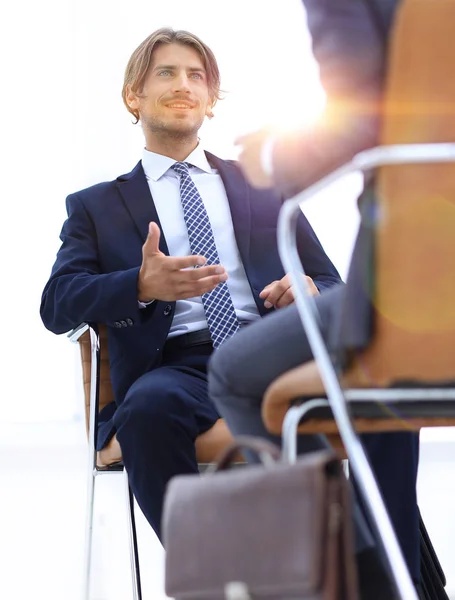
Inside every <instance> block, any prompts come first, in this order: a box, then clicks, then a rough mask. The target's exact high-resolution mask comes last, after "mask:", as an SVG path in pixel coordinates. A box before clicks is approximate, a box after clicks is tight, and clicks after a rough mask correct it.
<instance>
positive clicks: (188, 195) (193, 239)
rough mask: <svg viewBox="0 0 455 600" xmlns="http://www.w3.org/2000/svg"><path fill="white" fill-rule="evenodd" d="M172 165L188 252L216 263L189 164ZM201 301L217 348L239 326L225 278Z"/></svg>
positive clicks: (204, 215)
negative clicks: (178, 187)
mask: <svg viewBox="0 0 455 600" xmlns="http://www.w3.org/2000/svg"><path fill="white" fill-rule="evenodd" d="M172 168H173V169H174V170H175V171H176V172H177V173H178V175H179V176H180V199H181V202H182V206H183V216H184V218H185V223H186V228H187V230H188V237H189V239H190V248H191V253H192V254H200V255H201V256H204V257H205V258H206V260H207V262H206V264H207V265H219V264H220V258H219V256H218V251H217V249H216V245H215V238H214V236H213V231H212V227H211V225H210V221H209V217H208V215H207V211H206V210H205V206H204V203H203V201H202V198H201V195H200V194H199V192H198V189H197V187H196V186H195V185H194V181H193V180H192V179H191V176H190V172H189V164H188V163H184V162H177V163H175V164H174V165H172ZM202 305H203V306H204V310H205V316H206V319H207V326H208V328H209V331H210V335H211V337H212V342H213V347H214V348H217V347H218V346H220V345H221V344H222V343H223V342H224V341H225V340H227V339H228V338H229V337H230V336H231V335H232V334H233V333H235V332H236V331H237V330H238V329H239V327H240V325H239V321H238V319H237V315H236V314H235V310H234V304H233V302H232V298H231V294H230V293H229V288H228V286H227V284H226V282H225V281H222V282H221V283H219V284H218V285H217V286H216V288H215V289H213V290H212V291H211V292H207V293H206V294H203V295H202Z"/></svg>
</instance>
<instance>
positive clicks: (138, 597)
mask: <svg viewBox="0 0 455 600" xmlns="http://www.w3.org/2000/svg"><path fill="white" fill-rule="evenodd" d="M124 473H125V487H126V501H127V504H128V529H129V542H130V560H131V580H132V584H133V599H134V600H142V588H141V573H140V569H139V552H138V545H137V532H136V518H135V516H134V496H133V492H132V491H131V487H130V484H129V481H128V474H127V472H126V469H125V471H124Z"/></svg>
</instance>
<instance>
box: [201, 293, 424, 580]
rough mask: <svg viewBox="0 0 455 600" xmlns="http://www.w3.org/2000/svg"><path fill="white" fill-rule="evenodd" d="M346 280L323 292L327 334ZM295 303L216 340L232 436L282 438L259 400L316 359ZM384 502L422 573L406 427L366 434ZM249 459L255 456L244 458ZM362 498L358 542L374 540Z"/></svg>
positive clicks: (413, 460) (413, 447)
mask: <svg viewBox="0 0 455 600" xmlns="http://www.w3.org/2000/svg"><path fill="white" fill-rule="evenodd" d="M346 289H347V288H346V286H344V285H340V286H335V287H333V288H330V289H329V290H326V291H324V292H323V293H322V294H321V295H320V296H318V297H317V298H316V305H317V307H318V312H319V315H320V326H321V331H322V334H323V336H324V338H325V339H326V341H327V340H329V337H331V336H332V335H333V334H334V332H336V330H337V327H338V326H339V322H340V306H341V303H342V296H343V294H344V293H345V291H346ZM312 358H313V357H312V353H311V350H310V347H309V344H308V341H307V339H306V335H305V333H304V330H303V326H302V324H301V321H300V318H299V315H298V312H297V309H296V307H295V306H293V305H291V306H290V307H287V308H284V309H280V310H277V311H276V312H274V313H271V314H269V315H267V316H266V317H264V318H263V319H261V320H259V321H257V322H255V323H253V324H251V325H248V327H246V328H244V329H241V330H240V331H239V332H238V333H237V334H236V335H235V336H233V338H231V339H230V340H228V341H227V342H226V343H224V344H223V345H222V346H221V347H219V348H218V349H217V350H216V351H215V352H214V353H213V355H212V357H211V359H210V363H209V373H208V374H209V395H210V397H211V398H212V400H213V401H214V403H215V405H216V407H217V409H218V411H219V412H220V414H221V415H222V416H223V417H224V418H225V419H226V421H227V423H228V426H229V428H230V429H231V431H232V432H233V434H234V435H255V436H260V437H264V438H267V439H269V440H271V441H273V442H275V443H277V444H280V443H281V439H280V438H279V437H277V436H272V435H271V434H269V433H268V432H267V430H266V429H265V427H264V425H263V423H262V419H261V403H262V398H263V395H264V392H265V390H266V389H267V387H268V386H269V384H270V383H271V382H272V381H273V380H274V379H275V378H276V377H278V376H279V375H281V374H282V373H284V372H285V371H287V370H289V369H292V368H293V367H296V366H298V365H300V364H302V363H304V362H307V361H309V360H312ZM361 437H362V442H363V444H364V446H365V449H366V451H367V454H368V456H369V459H370V463H371V466H372V468H373V471H374V472H375V475H376V477H377V480H378V485H379V487H380V489H381V491H382V493H383V497H384V501H385V504H386V506H387V508H388V510H389V513H390V515H391V518H392V522H393V524H394V527H395V531H396V532H397V536H398V539H399V541H400V543H401V545H402V548H403V551H404V554H405V557H406V558H407V562H408V565H409V567H410V571H411V574H412V576H413V578H414V579H415V580H418V578H419V561H418V556H419V550H418V548H419V544H418V519H417V516H416V515H417V501H416V489H415V488H416V486H415V483H416V477H417V465H418V437H417V436H415V435H414V434H408V433H400V432H397V433H385V434H368V435H364V436H361ZM326 443H327V442H326V440H325V438H324V437H323V436H310V435H306V436H303V435H301V436H299V441H298V451H299V453H303V452H309V451H312V450H316V449H321V448H323V447H324V446H325V445H326ZM247 458H248V460H250V457H249V456H248V457H247ZM360 506H362V501H361V499H360V498H358V496H357V501H356V502H355V503H354V520H355V532H356V548H357V551H358V552H360V551H362V550H363V549H365V548H368V547H371V546H374V545H375V541H374V537H373V535H372V533H371V530H370V528H369V526H368V525H367V518H365V517H366V513H365V512H364V510H363V508H362V509H361V508H360Z"/></svg>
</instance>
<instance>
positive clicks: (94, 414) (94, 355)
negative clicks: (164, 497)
mask: <svg viewBox="0 0 455 600" xmlns="http://www.w3.org/2000/svg"><path fill="white" fill-rule="evenodd" d="M87 330H90V344H91V359H92V360H91V377H90V415H89V434H88V444H89V452H88V468H87V509H86V510H87V513H86V525H85V557H84V580H83V598H84V600H89V599H90V582H91V570H92V545H93V509H94V501H95V483H96V478H97V477H98V476H100V475H111V474H120V475H122V474H123V475H124V478H125V491H126V501H127V505H128V533H129V535H128V540H129V550H130V560H131V582H132V589H133V599H134V600H142V587H141V574H140V567H139V552H138V544H137V532H136V519H135V515H134V497H133V492H132V490H131V487H130V485H129V483H128V474H127V472H126V470H125V469H124V466H123V464H122V463H116V464H114V465H110V466H107V467H99V466H98V465H97V462H96V454H97V452H96V446H95V439H96V429H97V422H98V410H99V387H100V386H99V374H100V364H101V362H100V361H101V357H100V337H99V332H98V328H97V327H96V326H95V325H92V324H90V325H89V324H87V323H82V324H81V325H79V326H78V327H76V328H75V329H73V331H71V332H70V333H69V334H68V338H69V339H70V340H71V341H72V342H75V343H77V342H78V340H79V338H80V337H81V335H82V334H83V333H85V332H86V331H87Z"/></svg>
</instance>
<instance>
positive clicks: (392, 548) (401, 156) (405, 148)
mask: <svg viewBox="0 0 455 600" xmlns="http://www.w3.org/2000/svg"><path fill="white" fill-rule="evenodd" d="M441 162H442V163H447V162H455V143H437V144H399V145H398V144H397V145H390V146H378V147H376V148H373V149H371V150H367V151H364V152H361V153H359V154H357V155H356V156H355V157H354V158H353V160H352V161H351V162H349V163H347V164H345V165H344V166H342V167H340V168H339V169H337V170H335V171H334V172H332V173H331V174H329V175H327V176H326V177H324V178H323V179H321V180H320V181H318V182H317V183H315V184H314V185H312V186H310V187H309V188H307V189H306V190H305V191H303V192H301V193H300V194H298V195H296V196H295V197H293V198H291V199H289V200H287V201H286V202H285V203H284V205H283V207H282V209H281V211H280V215H279V220H278V248H279V253H280V257H281V260H282V262H283V265H284V267H285V270H286V272H289V273H290V275H291V281H292V284H293V286H294V290H295V301H296V305H297V309H298V313H299V316H300V319H301V321H302V324H303V327H304V329H305V332H306V335H307V338H308V342H309V344H310V347H311V350H312V352H313V356H314V359H315V361H316V363H317V365H318V368H319V371H320V374H321V379H322V381H323V384H324V387H325V390H326V395H327V399H325V398H321V399H314V400H311V401H309V402H306V403H304V404H303V405H301V406H295V407H292V408H290V409H289V411H288V413H287V414H286V417H285V421H284V423H283V438H284V440H283V444H284V446H283V449H284V453H285V455H287V456H288V458H290V459H291V460H292V459H295V454H296V437H297V427H298V424H299V422H300V420H301V419H302V418H303V416H304V415H305V414H308V412H309V411H311V410H313V409H314V408H320V407H323V406H330V408H331V411H332V414H333V417H334V419H335V422H336V425H337V428H338V430H339V433H340V437H341V439H342V442H343V444H344V447H345V450H346V454H347V457H348V460H349V464H350V468H351V469H352V472H353V473H354V474H355V476H356V479H357V482H358V484H359V488H360V490H361V493H362V495H363V497H364V500H365V505H366V507H367V509H368V511H369V513H370V517H371V522H372V523H373V526H374V527H375V529H376V532H377V535H378V539H379V541H380V544H381V545H382V547H383V550H384V554H385V557H386V560H387V563H388V566H389V568H390V572H391V575H392V578H393V582H394V585H395V587H396V591H397V592H398V594H399V598H400V599H401V600H418V597H417V592H416V590H415V587H414V585H413V582H412V580H411V577H410V575H409V572H408V569H407V567H406V563H405V560H404V557H403V555H402V552H401V549H400V546H399V543H398V540H397V538H396V535H395V532H394V530H393V526H392V524H391V522H390V519H389V516H388V514H387V510H386V508H385V506H384V503H383V500H382V497H381V494H380V492H379V489H378V486H377V483H376V480H375V477H374V475H373V472H372V470H371V467H370V464H369V462H368V458H367V456H366V453H365V451H364V448H363V446H362V443H361V441H360V439H359V437H358V435H357V433H356V432H355V429H354V426H353V422H352V419H351V416H350V413H349V409H348V404H349V403H355V402H356V401H366V400H367V401H371V402H387V401H394V402H409V401H410V400H412V401H428V402H431V400H432V399H437V400H439V401H441V402H447V403H451V404H452V405H453V403H454V402H455V389H451V388H443V389H436V388H432V389H425V390H421V389H413V390H410V389H398V388H394V389H370V390H358V389H357V390H354V389H353V390H343V389H342V387H341V385H340V382H339V380H338V376H337V373H336V370H335V368H334V366H333V364H332V362H331V359H330V355H329V352H328V349H327V347H326V345H325V343H324V340H323V337H322V334H321V332H320V329H319V326H318V314H317V308H316V305H315V304H314V299H313V298H311V297H310V296H308V295H307V292H306V288H305V284H304V279H303V278H302V273H303V274H304V269H303V266H302V264H301V261H300V258H299V254H298V251H297V241H296V225H297V218H298V215H299V213H300V205H301V204H302V203H303V202H304V201H305V200H307V199H309V198H310V197H312V196H314V195H315V194H317V193H318V192H320V191H322V190H323V189H325V188H327V187H328V186H329V185H331V184H332V183H334V182H336V181H338V180H339V179H341V178H342V177H344V176H346V175H348V174H350V173H353V172H357V171H362V172H365V171H367V170H370V169H374V168H377V167H381V166H386V165H397V164H418V163H441Z"/></svg>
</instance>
